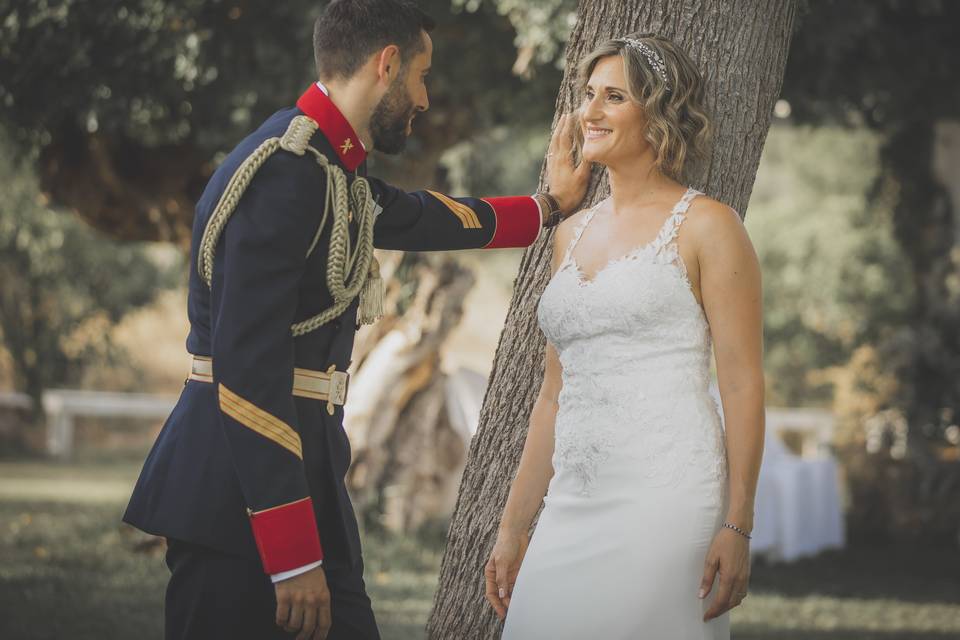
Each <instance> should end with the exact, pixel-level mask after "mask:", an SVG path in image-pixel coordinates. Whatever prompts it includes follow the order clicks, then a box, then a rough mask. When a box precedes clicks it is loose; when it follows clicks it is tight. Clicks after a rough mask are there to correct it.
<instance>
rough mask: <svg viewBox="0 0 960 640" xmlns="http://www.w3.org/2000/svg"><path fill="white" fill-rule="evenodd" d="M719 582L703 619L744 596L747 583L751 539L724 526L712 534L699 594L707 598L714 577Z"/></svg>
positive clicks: (719, 611)
mask: <svg viewBox="0 0 960 640" xmlns="http://www.w3.org/2000/svg"><path fill="white" fill-rule="evenodd" d="M717 576H719V580H718V582H719V585H718V587H717V592H716V594H715V595H714V598H713V602H712V603H711V605H710V608H709V609H708V610H707V612H706V613H705V614H703V621H704V622H706V621H708V620H712V619H713V618H716V617H718V616H721V615H723V614H724V613H726V612H727V611H729V610H730V609H733V608H734V607H737V606H739V605H740V603H741V602H743V599H744V598H745V597H747V586H748V585H749V584H750V541H749V540H747V538H745V537H743V536H742V535H740V534H739V533H737V532H735V531H733V530H731V529H727V528H726V527H724V528H723V529H721V530H720V531H719V532H718V533H717V535H716V536H714V538H713V543H712V544H711V545H710V550H709V551H708V552H707V558H706V561H705V562H704V567H703V579H702V580H701V581H700V593H699V596H700V598H701V599H702V598H706V597H707V596H708V595H710V591H711V590H712V589H713V583H714V578H716V577H717Z"/></svg>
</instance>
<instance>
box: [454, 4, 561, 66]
mask: <svg viewBox="0 0 960 640" xmlns="http://www.w3.org/2000/svg"><path fill="white" fill-rule="evenodd" d="M451 2H452V3H453V6H454V7H463V8H464V9H466V10H467V11H471V12H472V11H477V10H478V9H479V8H480V7H481V6H483V5H485V4H487V5H489V4H492V5H494V6H496V8H497V11H498V12H499V13H500V14H501V15H504V16H506V17H507V18H508V19H509V20H510V24H511V25H513V28H514V29H515V30H516V32H517V36H516V38H515V39H514V45H515V46H516V48H517V51H518V52H519V55H518V62H519V64H518V65H517V67H515V68H516V69H517V70H518V71H521V72H523V73H532V71H533V68H534V65H545V64H553V65H554V66H556V67H558V68H561V67H562V66H563V53H564V45H566V43H567V40H568V39H569V37H570V31H571V30H572V29H573V26H574V24H575V23H576V20H577V3H576V0H533V1H531V0H486V1H484V0H451Z"/></svg>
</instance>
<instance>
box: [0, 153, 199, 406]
mask: <svg viewBox="0 0 960 640" xmlns="http://www.w3.org/2000/svg"><path fill="white" fill-rule="evenodd" d="M3 142H5V141H4V140H2V139H0V143H3ZM0 150H3V151H2V152H0V182H2V183H3V185H4V197H3V199H0V282H2V283H3V286H2V288H0V331H2V333H0V335H2V339H3V345H4V347H5V348H6V349H7V351H9V353H10V355H11V357H12V359H13V362H14V366H15V369H16V370H15V375H16V379H17V381H18V386H19V387H21V388H22V389H24V390H25V391H26V392H27V393H30V394H31V395H32V396H33V397H34V398H35V399H36V398H39V394H40V393H41V391H42V390H43V388H45V387H49V386H53V385H65V384H76V382H77V381H78V379H79V375H80V373H81V371H82V368H83V367H85V366H94V365H96V364H97V363H98V362H102V361H103V360H104V359H105V358H116V357H118V356H119V353H118V352H117V351H116V349H115V348H114V347H113V345H112V343H111V341H110V335H109V329H110V328H111V327H112V326H113V325H115V324H116V323H117V322H118V321H119V320H120V319H121V318H123V316H124V315H125V314H126V313H128V312H129V311H131V310H133V309H136V308H138V307H142V306H144V305H146V304H149V303H150V302H151V301H152V300H153V299H154V297H155V296H156V294H157V293H158V291H160V290H161V289H163V288H166V287H170V286H172V285H173V284H174V283H175V282H177V281H178V280H179V274H180V273H181V269H180V268H179V264H178V263H179V261H174V264H166V265H164V264H162V261H160V260H158V259H157V258H155V257H151V255H150V251H149V250H148V249H146V248H144V247H141V246H137V245H132V246H131V245H122V244H118V243H115V242H111V241H109V240H107V239H105V238H104V237H103V236H101V235H100V234H98V233H96V232H95V231H92V230H91V229H90V228H88V227H87V226H86V225H85V224H84V223H82V222H80V221H79V220H78V219H77V218H76V216H74V215H72V214H70V213H65V212H62V211H58V210H55V209H52V208H50V207H49V206H47V203H46V200H45V197H44V196H43V195H42V193H41V192H40V190H39V188H38V186H37V182H36V178H35V176H34V174H33V172H32V169H30V168H29V160H30V158H25V159H23V160H20V161H15V160H13V159H11V154H10V153H9V147H8V145H6V144H0ZM168 262H169V261H168Z"/></svg>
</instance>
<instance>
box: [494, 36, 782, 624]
mask: <svg viewBox="0 0 960 640" xmlns="http://www.w3.org/2000/svg"><path fill="white" fill-rule="evenodd" d="M581 79H582V84H583V93H584V100H583V104H582V105H581V107H580V109H579V112H578V117H579V124H580V129H581V131H582V136H583V141H582V143H583V147H582V157H583V159H584V160H586V161H593V162H597V163H600V164H603V165H605V166H606V168H607V172H608V176H609V182H610V197H608V198H607V199H605V200H603V201H601V202H599V203H598V204H597V205H595V206H594V207H592V208H590V209H588V210H586V211H582V212H580V213H578V214H576V215H574V216H572V217H571V218H569V219H567V220H566V221H564V222H563V223H562V224H561V225H560V226H559V228H558V229H557V231H556V233H555V234H554V238H553V241H554V246H553V255H554V258H553V264H552V278H551V280H550V282H549V283H548V284H547V287H546V289H545V290H544V292H543V296H542V298H541V300H540V304H539V308H538V319H539V323H540V327H541V329H542V330H543V333H544V334H545V336H546V338H547V341H548V342H547V347H546V356H545V362H546V364H545V372H544V380H543V385H542V386H541V388H540V394H539V396H538V397H537V400H536V403H535V405H534V408H533V412H532V414H531V417H530V424H529V430H528V433H527V439H526V444H525V446H524V449H523V455H522V457H521V461H520V466H519V469H518V471H517V475H516V478H515V479H514V482H513V485H512V487H511V490H510V495H509V498H508V499H507V504H506V507H505V509H504V512H503V516H502V518H501V521H500V527H499V531H498V536H497V540H496V543H495V545H494V548H493V551H492V553H491V556H490V560H489V562H488V563H487V566H486V569H485V572H484V573H485V577H486V595H487V599H488V600H489V601H490V603H491V604H492V606H493V608H494V609H495V610H496V612H497V614H498V615H500V616H501V618H502V617H504V616H505V617H506V623H505V626H504V631H503V638H505V639H508V640H537V639H539V638H543V639H547V638H549V639H550V640H562V639H565V638H569V639H574V638H576V639H582V638H590V637H593V638H598V639H603V640H620V639H623V640H626V639H631V640H633V639H635V638H649V639H651V640H675V639H681V638H682V639H694V638H696V639H701V638H710V639H715V638H729V633H730V632H729V616H728V615H727V611H729V610H730V609H732V608H733V607H736V606H737V605H739V604H740V602H741V601H742V600H743V598H744V597H745V596H746V595H747V584H748V580H749V573H750V555H749V546H748V545H749V537H750V531H751V528H752V526H753V500H754V493H755V489H756V482H757V474H758V472H759V467H760V457H761V452H762V448H763V373H762V368H761V355H762V336H761V334H762V326H761V325H762V320H761V290H760V272H759V266H758V263H757V258H756V254H755V253H754V250H753V247H752V245H751V243H750V240H749V238H748V237H747V233H746V231H745V230H744V227H743V224H742V223H741V220H740V218H739V216H738V215H737V214H736V213H735V212H734V211H733V210H731V209H730V208H729V207H726V206H724V205H722V204H721V203H719V202H717V201H715V200H712V199H710V198H708V197H706V196H704V195H703V194H701V193H699V192H698V191H696V190H694V189H692V188H688V187H686V186H684V185H683V184H682V183H680V182H678V180H680V176H681V174H682V171H683V168H684V165H685V163H686V162H687V161H688V160H689V159H691V158H693V157H696V156H697V155H699V154H701V153H702V149H703V147H704V142H705V140H706V138H707V132H708V129H709V122H708V119H707V116H706V113H705V107H704V104H703V96H704V89H703V81H702V79H701V77H700V75H699V74H698V72H697V71H696V68H695V67H694V65H693V63H692V62H691V61H690V59H689V58H688V57H687V55H686V54H685V53H684V52H683V51H681V50H680V49H679V48H678V47H677V46H676V45H675V44H673V43H672V42H671V41H669V40H667V39H665V38H662V37H656V36H650V35H643V34H640V35H634V36H631V37H626V38H619V39H614V40H610V41H608V42H606V43H604V44H602V45H601V46H600V47H599V48H597V49H596V50H595V51H594V52H592V53H591V54H590V55H588V56H587V57H586V59H585V60H584V61H583V63H582V64H581ZM558 166H559V165H558ZM711 342H712V343H713V350H714V353H715V361H716V370H717V379H718V385H719V389H720V395H721V399H722V405H723V411H724V414H725V416H726V430H725V432H724V427H723V426H722V425H721V420H720V415H719V412H718V409H717V406H716V403H715V402H714V400H713V398H712V396H711V395H710V393H709V392H708V386H709V381H710V352H711ZM545 494H546V495H545ZM541 501H542V502H543V503H544V505H545V506H544V509H543V512H542V514H541V515H540V519H539V521H538V524H537V527H536V532H535V534H534V536H533V538H532V540H530V541H529V547H528V537H527V534H528V531H529V528H530V526H531V522H532V520H533V518H534V516H535V515H536V513H537V511H538V509H539V508H540V504H541Z"/></svg>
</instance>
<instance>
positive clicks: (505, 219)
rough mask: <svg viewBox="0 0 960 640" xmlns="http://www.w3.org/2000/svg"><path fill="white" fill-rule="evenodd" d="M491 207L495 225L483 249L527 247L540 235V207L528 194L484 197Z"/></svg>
mask: <svg viewBox="0 0 960 640" xmlns="http://www.w3.org/2000/svg"><path fill="white" fill-rule="evenodd" d="M483 201H484V202H486V203H487V204H489V205H490V207H491V208H492V209H493V214H494V216H496V219H497V227H496V229H495V230H494V232H493V239H492V240H490V242H489V243H487V246H486V247H484V249H503V248H507V247H529V246H530V245H531V244H533V242H534V241H535V240H536V239H537V237H538V236H539V235H540V226H541V225H542V223H543V222H542V218H541V217H540V207H539V206H538V205H537V203H536V201H535V200H534V199H533V198H531V197H530V196H509V197H505V198H484V199H483Z"/></svg>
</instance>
